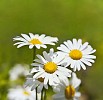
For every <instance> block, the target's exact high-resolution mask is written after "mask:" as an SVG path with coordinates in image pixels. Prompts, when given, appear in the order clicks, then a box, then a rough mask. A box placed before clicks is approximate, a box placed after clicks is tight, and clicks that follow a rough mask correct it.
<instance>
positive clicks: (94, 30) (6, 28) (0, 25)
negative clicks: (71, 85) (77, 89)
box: [0, 0, 103, 100]
mask: <svg viewBox="0 0 103 100" xmlns="http://www.w3.org/2000/svg"><path fill="white" fill-rule="evenodd" d="M29 32H33V33H38V34H42V33H45V34H46V35H50V36H55V37H58V38H59V42H58V44H57V45H56V46H58V45H59V44H60V43H62V42H63V41H65V40H67V39H72V38H77V39H78V38H81V39H83V41H84V42H85V41H88V42H89V43H90V44H91V45H92V46H93V48H95V49H96V50H97V51H96V53H95V55H96V56H97V59H96V62H95V64H93V67H91V68H88V70H86V71H81V72H78V73H81V75H80V77H81V79H82V80H83V82H82V89H81V91H82V93H83V94H85V95H86V96H87V99H86V100H103V95H102V94H103V61H102V59H103V0H0V100H6V93H7V89H8V88H9V87H10V84H9V81H8V77H9V75H8V71H9V70H10V69H11V68H12V67H13V65H14V64H15V63H26V64H30V63H31V62H32V52H33V51H32V50H30V49H28V47H27V46H26V47H22V48H20V49H17V48H16V46H13V44H14V42H13V41H12V38H13V37H15V36H17V35H20V34H21V33H29ZM56 46H55V47H54V48H56ZM51 47H53V46H49V47H48V48H51ZM43 50H44V49H41V50H38V51H37V53H42V51H43ZM47 51H48V50H47ZM82 74H83V75H82ZM84 74H85V75H84ZM48 100H49V99H48ZM83 100H85V99H83Z"/></svg>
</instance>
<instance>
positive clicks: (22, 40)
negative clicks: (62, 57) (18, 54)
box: [13, 33, 58, 49]
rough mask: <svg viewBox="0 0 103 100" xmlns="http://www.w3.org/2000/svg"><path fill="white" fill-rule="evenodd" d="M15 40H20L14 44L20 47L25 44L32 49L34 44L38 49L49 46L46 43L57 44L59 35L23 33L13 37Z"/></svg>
mask: <svg viewBox="0 0 103 100" xmlns="http://www.w3.org/2000/svg"><path fill="white" fill-rule="evenodd" d="M13 40H14V41H18V42H17V43H15V44H14V45H18V46H17V48H20V47H22V46H25V45H29V48H30V49H32V48H33V47H34V46H35V47H36V48H38V49H40V47H43V48H47V46H46V44H49V45H55V42H57V41H58V38H57V37H51V36H45V34H42V35H40V36H39V35H38V34H35V35H34V34H32V33H29V35H27V34H21V36H17V37H15V38H13Z"/></svg>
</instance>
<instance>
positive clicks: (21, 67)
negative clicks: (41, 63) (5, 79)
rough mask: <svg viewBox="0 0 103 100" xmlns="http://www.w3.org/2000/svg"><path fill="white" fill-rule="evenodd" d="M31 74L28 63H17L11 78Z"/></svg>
mask: <svg viewBox="0 0 103 100" xmlns="http://www.w3.org/2000/svg"><path fill="white" fill-rule="evenodd" d="M28 74H29V66H28V65H27V64H16V65H15V66H14V67H13V68H12V69H11V70H10V71H9V75H10V80H12V81H14V80H17V79H18V78H19V77H20V76H26V75H28Z"/></svg>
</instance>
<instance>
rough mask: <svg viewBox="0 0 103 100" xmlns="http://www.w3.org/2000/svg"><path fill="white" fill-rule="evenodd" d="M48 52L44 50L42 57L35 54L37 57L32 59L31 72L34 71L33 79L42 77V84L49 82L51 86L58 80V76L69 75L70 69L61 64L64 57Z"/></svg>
mask: <svg viewBox="0 0 103 100" xmlns="http://www.w3.org/2000/svg"><path fill="white" fill-rule="evenodd" d="M51 51H53V49H52V50H50V52H51ZM50 52H49V53H48V54H47V52H45V51H44V52H43V56H44V57H42V56H41V55H37V57H38V59H35V60H34V61H35V62H36V63H32V66H35V67H34V68H33V69H32V70H31V73H32V74H33V73H34V75H33V79H34V80H35V79H38V78H41V77H42V78H43V79H44V85H47V84H49V85H50V86H52V85H54V84H55V82H57V83H59V82H60V81H59V76H60V77H64V76H65V77H71V70H69V69H67V68H65V67H62V66H61V63H62V59H63V58H64V57H61V56H60V55H57V56H56V54H55V53H53V52H52V53H50ZM53 54H54V56H53Z"/></svg>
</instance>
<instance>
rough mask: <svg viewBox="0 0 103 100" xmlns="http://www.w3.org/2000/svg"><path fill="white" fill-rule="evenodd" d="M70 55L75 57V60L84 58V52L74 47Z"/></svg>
mask: <svg viewBox="0 0 103 100" xmlns="http://www.w3.org/2000/svg"><path fill="white" fill-rule="evenodd" d="M69 56H70V57H71V58H72V59H73V60H79V59H81V58H82V52H81V51H80V50H77V49H74V50H71V51H70V53H69Z"/></svg>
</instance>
